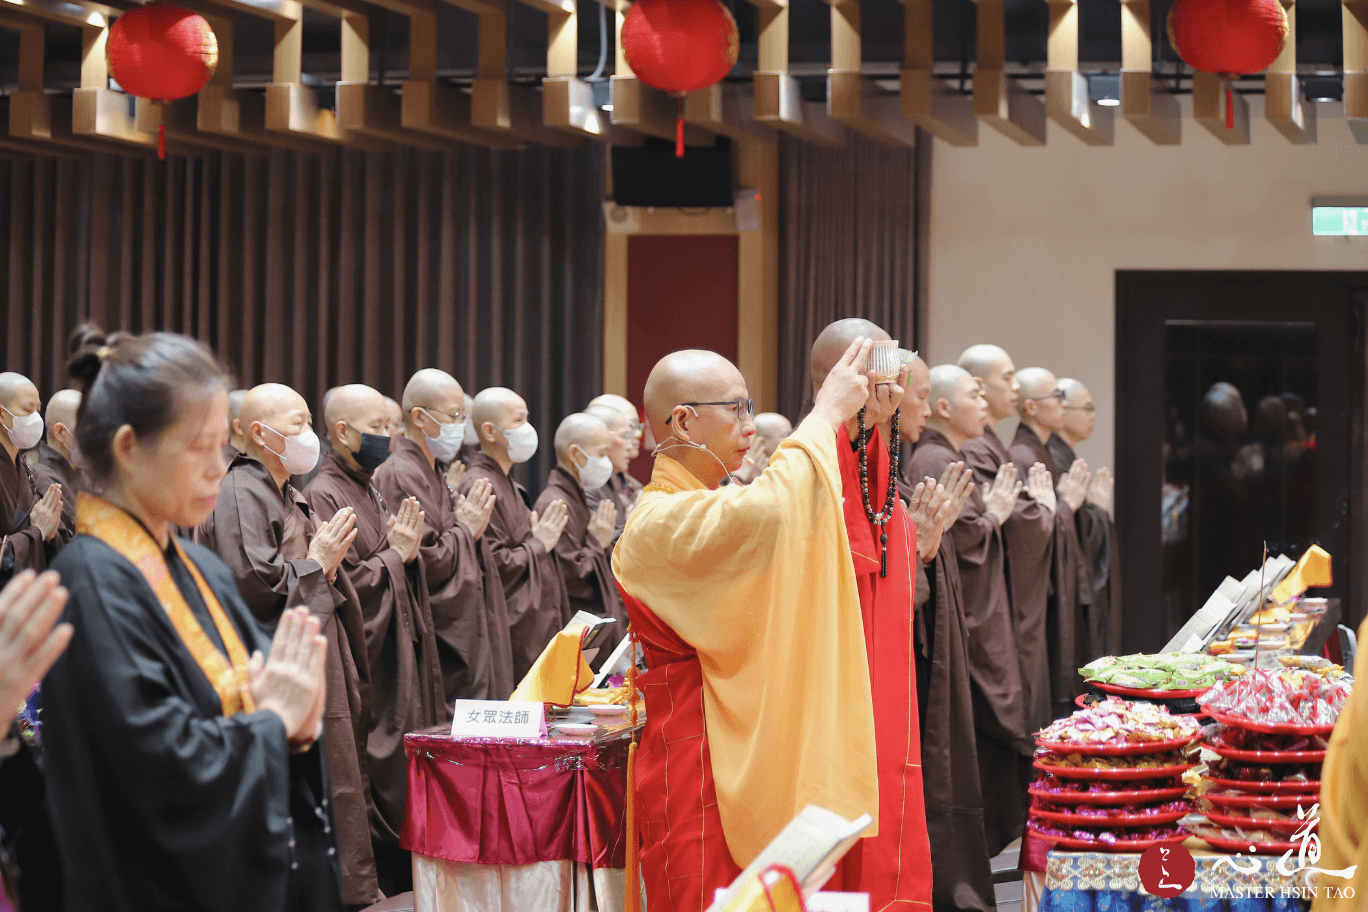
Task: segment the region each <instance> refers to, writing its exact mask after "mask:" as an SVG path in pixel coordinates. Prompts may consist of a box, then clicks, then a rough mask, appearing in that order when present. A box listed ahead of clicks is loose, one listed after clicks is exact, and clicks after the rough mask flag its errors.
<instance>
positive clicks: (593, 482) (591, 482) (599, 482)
mask: <svg viewBox="0 0 1368 912" xmlns="http://www.w3.org/2000/svg"><path fill="white" fill-rule="evenodd" d="M585 458H586V459H587V460H588V462H586V463H585V464H584V465H582V466H581V465H578V464H577V466H578V468H579V480H580V487H582V488H584V490H586V491H592V490H594V489H595V488H601V487H603V486H604V485H606V484H607V483H608V479H609V478H612V477H613V461H612V460H611V459H609V458H608V457H607V456H586V457H585Z"/></svg>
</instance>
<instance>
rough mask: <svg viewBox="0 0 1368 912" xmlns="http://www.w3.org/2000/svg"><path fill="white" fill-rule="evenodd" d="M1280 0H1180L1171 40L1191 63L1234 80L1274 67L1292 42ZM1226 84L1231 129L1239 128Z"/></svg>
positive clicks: (1172, 15) (1172, 17)
mask: <svg viewBox="0 0 1368 912" xmlns="http://www.w3.org/2000/svg"><path fill="white" fill-rule="evenodd" d="M1287 31H1288V27H1287V12H1286V11H1285V10H1284V9H1283V5H1282V3H1281V2H1280V0H1177V2H1176V3H1174V4H1173V7H1172V8H1171V9H1170V10H1169V15H1168V34H1169V43H1170V44H1172V45H1173V47H1174V50H1176V51H1177V52H1178V55H1179V56H1180V57H1182V58H1183V60H1184V61H1185V62H1186V63H1187V65H1188V66H1190V67H1192V68H1193V69H1194V70H1201V71H1202V72H1204V73H1216V74H1217V75H1219V76H1221V77H1223V78H1225V79H1227V80H1229V79H1232V78H1234V77H1235V76H1240V75H1247V74H1250V73H1259V72H1262V71H1263V70H1266V69H1268V67H1269V66H1270V65H1272V63H1273V61H1274V60H1277V59H1278V55H1279V54H1280V53H1282V49H1283V45H1284V44H1286V43H1287ZM1230 102H1231V97H1230V87H1229V85H1227V86H1226V129H1231V128H1232V127H1233V126H1234V119H1235V114H1234V111H1233V110H1232V109H1231V106H1230Z"/></svg>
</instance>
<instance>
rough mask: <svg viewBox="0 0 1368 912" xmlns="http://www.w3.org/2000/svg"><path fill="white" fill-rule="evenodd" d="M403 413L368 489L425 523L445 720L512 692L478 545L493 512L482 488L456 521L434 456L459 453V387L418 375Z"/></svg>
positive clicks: (447, 379)
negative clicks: (465, 706) (410, 501)
mask: <svg viewBox="0 0 1368 912" xmlns="http://www.w3.org/2000/svg"><path fill="white" fill-rule="evenodd" d="M403 407H404V415H405V419H406V420H405V432H404V436H403V437H401V438H399V439H398V440H397V441H395V446H394V452H393V454H391V456H390V458H389V459H387V460H386V461H385V464H384V465H382V466H381V467H380V469H379V470H378V471H377V472H376V473H375V485H376V487H377V488H379V490H380V494H381V496H382V497H384V498H385V501H386V502H387V503H391V504H397V503H399V502H401V501H403V500H404V499H405V498H408V497H412V498H414V499H415V500H417V501H418V505H419V506H420V507H421V508H422V510H423V514H424V516H425V523H424V526H423V542H422V544H421V545H420V546H419V548H418V554H419V559H420V560H421V561H422V564H423V575H424V576H425V577H426V578H427V586H428V602H429V604H430V605H431V609H432V623H433V632H434V634H435V636H436V638H437V654H438V655H439V656H440V657H441V665H442V683H443V692H444V694H445V707H446V713H447V715H448V716H450V715H451V714H452V712H453V711H454V709H455V705H456V701H457V700H467V699H468V700H506V699H508V696H509V695H510V694H511V693H513V687H514V685H515V684H516V682H515V681H514V680H513V653H512V648H511V647H510V645H509V641H508V611H507V608H506V607H505V605H504V595H503V587H502V586H500V585H499V577H498V569H497V568H496V567H495V565H494V559H493V555H492V553H491V551H490V548H489V546H488V545H487V544H485V542H484V541H483V539H482V538H481V535H482V534H483V532H484V526H485V525H486V524H488V522H489V516H490V511H491V510H492V508H493V506H494V504H493V503H492V502H490V494H489V490H488V485H485V486H483V487H477V488H476V489H475V493H474V494H472V498H471V499H472V503H473V504H474V503H478V504H479V505H480V506H479V507H478V508H476V509H475V515H474V516H471V517H468V518H467V519H466V520H465V522H462V521H459V520H458V515H457V510H456V505H457V501H456V498H455V497H454V495H453V494H452V491H451V489H450V488H449V487H448V486H447V480H446V472H445V471H443V468H442V465H441V464H440V463H439V461H438V455H437V453H435V452H434V449H439V450H441V455H442V456H443V457H446V458H447V459H450V458H452V457H454V456H455V454H456V452H457V451H458V450H459V448H460V444H461V440H462V436H463V432H464V424H465V421H464V418H465V397H464V394H463V393H462V391H461V387H460V384H458V383H457V382H456V380H455V379H453V378H452V377H451V376H450V375H449V374H446V373H445V372H443V371H439V370H434V369H426V370H421V371H419V372H418V373H416V374H414V376H413V378H412V379H411V380H410V381H409V383H408V386H407V387H405V389H404V401H403ZM457 419H459V420H457ZM466 523H474V525H473V526H471V525H467V524H466Z"/></svg>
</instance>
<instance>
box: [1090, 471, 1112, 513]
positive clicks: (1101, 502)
mask: <svg viewBox="0 0 1368 912" xmlns="http://www.w3.org/2000/svg"><path fill="white" fill-rule="evenodd" d="M1114 484H1115V479H1113V478H1112V473H1111V469H1109V468H1107V467H1106V466H1103V467H1102V468H1100V469H1098V470H1097V472H1096V473H1094V474H1093V478H1092V484H1091V485H1090V486H1089V487H1088V503H1090V504H1092V505H1093V506H1095V507H1100V508H1101V510H1102V512H1103V513H1106V512H1108V511H1110V510H1111V502H1112V486H1113V485H1114Z"/></svg>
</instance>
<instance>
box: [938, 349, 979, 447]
mask: <svg viewBox="0 0 1368 912" xmlns="http://www.w3.org/2000/svg"><path fill="white" fill-rule="evenodd" d="M929 379H930V382H931V395H930V397H929V404H930V406H931V417H930V418H928V419H927V421H926V426H927V427H929V428H933V429H934V430H937V431H939V432H940V433H941V434H943V435H944V436H945V438H946V439H947V440H949V441H950V443H951V445H952V446H953V447H954V448H955V450H956V451H958V450H959V448H960V447H961V446H963V445H964V441H966V440H972V439H974V438H975V437H979V436H982V434H983V432H984V428H985V425H986V417H987V403H986V402H985V401H984V398H983V392H982V388H981V386H980V384H979V380H978V378H977V377H975V376H973V375H972V374H970V373H969V372H968V371H967V370H965V369H964V368H962V367H960V366H958V365H955V364H938V365H936V366H935V367H933V368H931V370H930V372H929Z"/></svg>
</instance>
